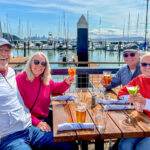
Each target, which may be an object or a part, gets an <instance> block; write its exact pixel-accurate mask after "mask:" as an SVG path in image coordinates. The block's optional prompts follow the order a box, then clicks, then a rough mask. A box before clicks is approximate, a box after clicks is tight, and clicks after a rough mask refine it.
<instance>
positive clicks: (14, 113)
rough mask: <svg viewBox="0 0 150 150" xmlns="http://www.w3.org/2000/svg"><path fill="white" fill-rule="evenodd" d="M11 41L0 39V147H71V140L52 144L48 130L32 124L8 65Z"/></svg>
mask: <svg viewBox="0 0 150 150" xmlns="http://www.w3.org/2000/svg"><path fill="white" fill-rule="evenodd" d="M11 48H12V47H11V44H10V43H9V42H8V41H7V40H5V39H3V38H0V150H8V149H9V150H31V149H36V150H50V149H51V150H60V149H61V150H62V149H63V150H66V149H67V150H74V149H78V147H77V145H76V144H75V143H54V142H53V133H52V132H43V131H41V130H40V129H39V128H37V127H34V126H32V123H31V115H30V112H29V110H28V109H27V108H26V107H25V105H24V103H23V100H22V98H21V96H20V93H19V91H18V88H17V84H16V81H15V72H14V70H13V69H12V68H10V67H8V62H9V60H10V58H11V53H12V52H11Z"/></svg>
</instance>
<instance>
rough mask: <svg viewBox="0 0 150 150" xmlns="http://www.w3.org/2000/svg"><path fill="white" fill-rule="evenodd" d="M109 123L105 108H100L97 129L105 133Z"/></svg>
mask: <svg viewBox="0 0 150 150" xmlns="http://www.w3.org/2000/svg"><path fill="white" fill-rule="evenodd" d="M106 123H107V111H106V110H105V109H104V108H100V109H98V110H97V111H96V115H95V125H96V128H97V129H98V130H99V131H100V132H101V133H103V132H104V131H105V128H106Z"/></svg>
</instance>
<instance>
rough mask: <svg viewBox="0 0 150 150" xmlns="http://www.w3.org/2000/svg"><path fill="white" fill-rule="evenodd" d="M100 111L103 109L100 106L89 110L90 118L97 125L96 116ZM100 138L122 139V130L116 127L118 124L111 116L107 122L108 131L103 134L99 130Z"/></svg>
mask: <svg viewBox="0 0 150 150" xmlns="http://www.w3.org/2000/svg"><path fill="white" fill-rule="evenodd" d="M98 109H101V106H100V105H97V106H96V107H95V108H93V109H89V110H88V111H89V113H90V116H91V118H92V120H93V122H94V123H95V116H96V111H97V110H98ZM99 134H100V138H101V139H113V138H121V131H120V129H119V128H118V127H117V126H116V124H115V123H114V122H113V121H112V119H111V118H110V116H109V115H107V122H106V129H105V131H104V132H101V131H100V130H99Z"/></svg>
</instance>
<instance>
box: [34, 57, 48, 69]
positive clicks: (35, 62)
mask: <svg viewBox="0 0 150 150" xmlns="http://www.w3.org/2000/svg"><path fill="white" fill-rule="evenodd" d="M40 63H41V65H42V66H44V67H45V66H46V65H47V63H46V62H45V61H42V62H40V61H39V60H37V59H34V64H35V65H39V64H40Z"/></svg>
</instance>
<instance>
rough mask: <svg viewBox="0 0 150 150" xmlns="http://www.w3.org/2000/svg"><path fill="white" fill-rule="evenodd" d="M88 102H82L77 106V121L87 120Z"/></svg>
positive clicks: (83, 121)
mask: <svg viewBox="0 0 150 150" xmlns="http://www.w3.org/2000/svg"><path fill="white" fill-rule="evenodd" d="M86 107H87V105H86V103H83V102H80V103H78V104H77V107H76V117H77V123H85V120H86Z"/></svg>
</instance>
